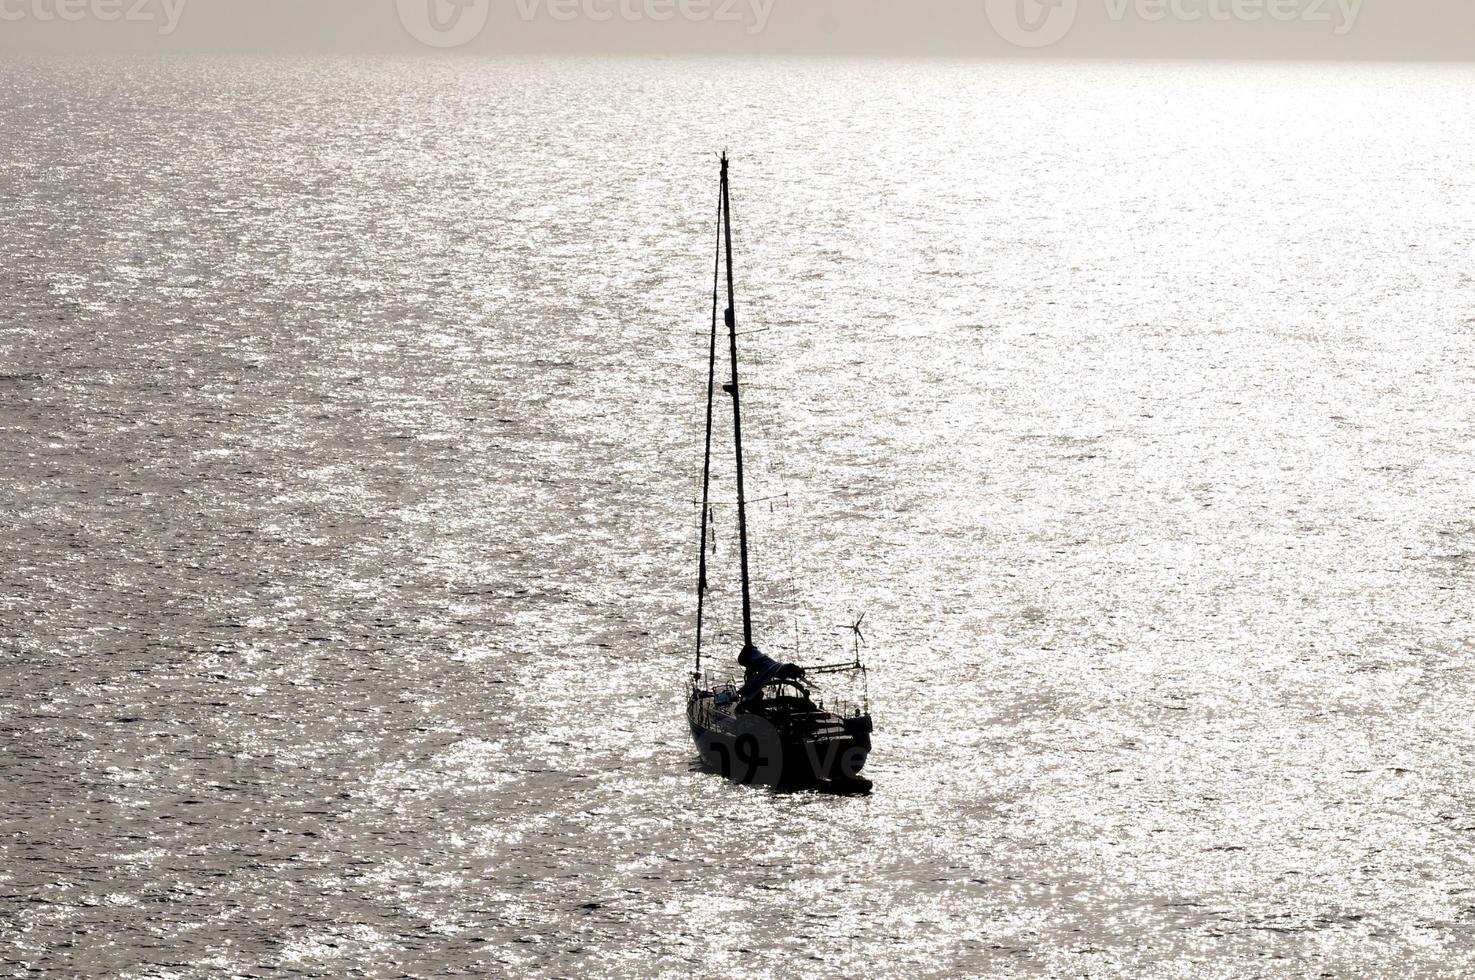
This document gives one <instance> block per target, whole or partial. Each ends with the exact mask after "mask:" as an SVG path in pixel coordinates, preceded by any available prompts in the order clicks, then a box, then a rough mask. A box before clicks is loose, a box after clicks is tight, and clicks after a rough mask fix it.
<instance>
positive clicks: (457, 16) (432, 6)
mask: <svg viewBox="0 0 1475 980" xmlns="http://www.w3.org/2000/svg"><path fill="white" fill-rule="evenodd" d="M398 3H399V20H400V23H401V24H403V25H404V26H405V30H406V31H408V32H409V33H410V36H411V37H413V38H414V39H415V40H417V41H419V42H420V43H421V44H428V45H429V46H430V47H432V48H459V47H461V46H462V45H465V44H470V43H471V42H472V41H474V40H476V39H477V38H478V37H480V36H481V33H482V31H484V30H486V27H487V20H488V18H489V17H490V16H491V7H492V4H491V0H398Z"/></svg>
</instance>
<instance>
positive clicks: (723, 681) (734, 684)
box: [691, 664, 871, 718]
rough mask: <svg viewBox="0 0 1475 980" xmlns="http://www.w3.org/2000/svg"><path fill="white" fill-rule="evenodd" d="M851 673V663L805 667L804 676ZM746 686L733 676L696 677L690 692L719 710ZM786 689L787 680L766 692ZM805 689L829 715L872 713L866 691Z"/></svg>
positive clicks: (771, 686) (777, 683) (852, 665)
mask: <svg viewBox="0 0 1475 980" xmlns="http://www.w3.org/2000/svg"><path fill="white" fill-rule="evenodd" d="M854 670H856V667H855V665H854V664H846V665H840V666H836V667H806V668H805V671H804V673H805V676H806V677H808V676H812V675H816V674H817V675H821V676H823V675H825V674H841V673H845V672H848V671H854ZM860 670H861V671H862V672H864V668H860ZM745 684H746V682H745V681H744V680H742V679H741V678H738V677H734V676H732V675H723V674H699V675H696V676H694V677H693V678H692V680H691V689H692V691H693V692H694V693H696V694H698V695H700V696H701V697H702V698H703V699H705V698H708V697H710V698H711V699H712V703H713V705H714V706H715V707H722V706H724V705H727V704H731V703H734V702H736V701H737V699H738V692H740V691H741V690H742V689H743V687H744V686H745ZM786 686H788V682H787V681H777V682H775V683H773V684H769V685H768V686H767V687H766V688H765V690H766V691H768V692H770V693H771V694H777V693H779V692H781V691H782V689H783V688H784V687H786ZM805 689H806V690H807V692H808V694H809V698H810V700H811V701H813V702H814V706H815V707H816V708H818V709H820V710H821V711H828V712H831V713H832V714H836V715H839V716H840V717H841V718H856V717H859V716H861V715H869V714H870V713H871V710H870V692H869V691H868V690H863V691H862V692H860V693H859V694H858V696H854V697H847V696H845V695H843V694H834V695H832V694H831V693H829V692H828V691H824V690H819V689H816V688H814V687H813V686H811V685H806V686H805Z"/></svg>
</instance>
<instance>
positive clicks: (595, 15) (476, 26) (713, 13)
mask: <svg viewBox="0 0 1475 980" xmlns="http://www.w3.org/2000/svg"><path fill="white" fill-rule="evenodd" d="M0 2H3V0H0ZM397 2H398V4H399V17H400V23H402V24H404V25H405V30H407V31H409V32H410V36H411V37H413V38H415V39H416V40H417V41H420V42H422V43H424V44H428V45H430V46H431V47H436V48H457V47H460V46H462V45H464V44H469V43H470V42H471V41H473V40H475V39H476V38H477V37H479V36H480V35H481V33H482V32H483V31H485V30H486V27H487V21H488V15H489V12H490V7H491V0H397ZM774 2H775V0H515V3H516V8H517V16H518V17H519V18H521V19H522V21H523V22H524V23H532V22H533V21H536V20H541V19H543V18H547V19H549V20H554V21H562V22H565V23H567V22H571V21H576V20H582V21H588V22H591V23H595V24H602V23H606V22H608V21H612V20H619V21H623V22H625V23H629V24H638V23H645V22H649V23H656V24H659V23H664V22H666V21H671V20H683V21H686V22H688V23H693V24H700V23H709V24H741V25H744V29H745V30H746V32H747V33H748V34H749V35H754V34H759V33H762V31H763V30H764V29H765V28H767V27H768V19H769V17H770V16H772V14H773V5H774ZM1070 2H1072V3H1074V2H1075V0H1070Z"/></svg>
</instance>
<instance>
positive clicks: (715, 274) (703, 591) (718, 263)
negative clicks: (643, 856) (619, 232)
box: [693, 191, 724, 677]
mask: <svg viewBox="0 0 1475 980" xmlns="http://www.w3.org/2000/svg"><path fill="white" fill-rule="evenodd" d="M723 196H724V195H723V194H722V193H721V192H720V191H719V192H718V196H717V257H716V258H715V259H714V260H713V265H712V334H711V342H710V344H709V345H708V350H709V354H708V356H707V448H706V452H705V453H704V454H703V460H702V536H701V537H700V538H699V539H698V545H699V550H700V552H701V558H700V560H699V561H698V565H697V569H698V570H697V665H696V670H695V672H694V673H693V676H694V677H700V676H701V674H702V619H703V617H704V616H705V614H706V611H707V610H706V605H707V529H708V526H709V525H708V521H709V519H710V517H711V509H710V501H711V497H712V415H713V411H712V406H713V402H714V401H715V400H716V395H717V302H718V300H717V294H718V290H719V288H720V284H721V282H722V198H723Z"/></svg>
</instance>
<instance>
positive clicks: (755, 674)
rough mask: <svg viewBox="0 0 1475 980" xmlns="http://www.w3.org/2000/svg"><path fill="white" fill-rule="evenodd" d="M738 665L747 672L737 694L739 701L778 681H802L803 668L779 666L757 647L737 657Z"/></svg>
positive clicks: (760, 691) (746, 699)
mask: <svg viewBox="0 0 1475 980" xmlns="http://www.w3.org/2000/svg"><path fill="white" fill-rule="evenodd" d="M738 663H740V664H742V666H743V667H744V669H746V670H747V672H748V673H747V683H746V684H744V685H743V689H742V691H740V692H739V693H738V700H739V701H748V700H751V699H753V698H756V697H758V696H759V695H760V694H762V693H763V689H764V688H765V687H767V686H768V685H770V684H776V683H778V682H780V681H794V682H800V681H803V680H804V668H803V667H800V666H798V665H796V664H781V663H779V662H778V661H777V660H774V659H773V658H772V657H770V656H769V655H768V654H766V653H764V652H763V651H762V650H759V649H758V648H757V647H754V646H750V647H747V648H746V649H744V650H743V653H742V656H740V657H738Z"/></svg>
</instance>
